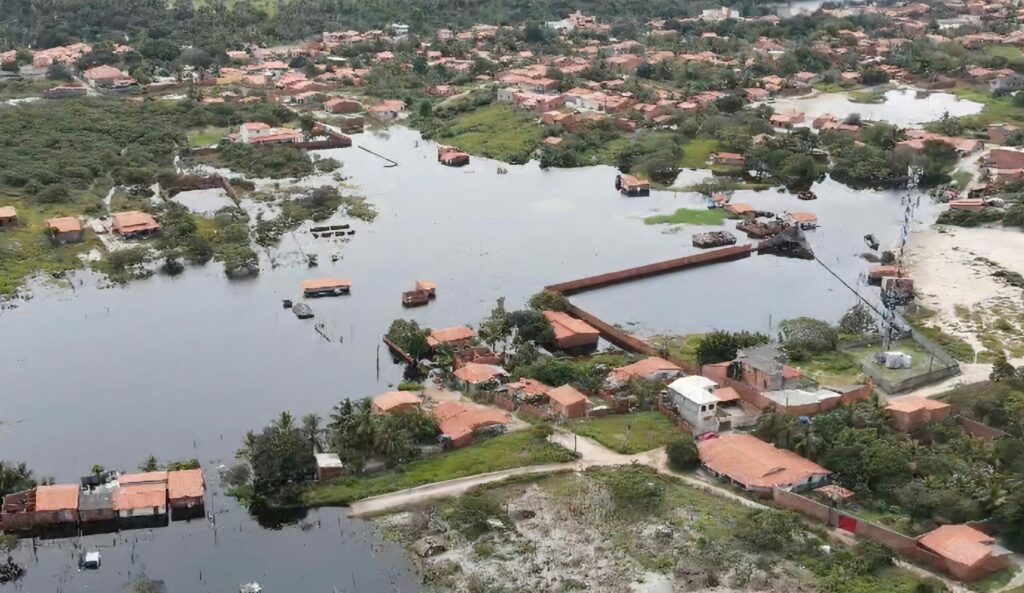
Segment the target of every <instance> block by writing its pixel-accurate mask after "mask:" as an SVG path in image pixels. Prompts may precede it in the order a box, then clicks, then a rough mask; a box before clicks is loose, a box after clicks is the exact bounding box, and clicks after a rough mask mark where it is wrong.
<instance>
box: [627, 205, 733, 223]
mask: <svg viewBox="0 0 1024 593" xmlns="http://www.w3.org/2000/svg"><path fill="white" fill-rule="evenodd" d="M726 218H729V213H728V212H726V211H725V210H722V209H718V208H716V209H714V210H708V209H706V208H705V209H704V210H693V209H691V208H680V209H678V210H676V211H675V212H673V213H672V214H659V215H657V216H648V217H647V218H645V219H644V224H703V225H720V224H722V221H724V220H725V219H726Z"/></svg>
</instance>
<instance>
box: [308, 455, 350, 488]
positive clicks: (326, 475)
mask: <svg viewBox="0 0 1024 593" xmlns="http://www.w3.org/2000/svg"><path fill="white" fill-rule="evenodd" d="M313 456H314V457H316V479H317V481H318V482H323V481H326V480H333V479H334V478H340V477H341V476H342V474H344V473H345V466H344V464H342V463H341V458H340V457H338V454H337V453H314V454H313Z"/></svg>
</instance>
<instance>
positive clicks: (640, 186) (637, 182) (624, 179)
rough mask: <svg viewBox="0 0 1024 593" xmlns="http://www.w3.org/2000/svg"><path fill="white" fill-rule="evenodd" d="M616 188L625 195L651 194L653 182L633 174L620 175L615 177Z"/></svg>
mask: <svg viewBox="0 0 1024 593" xmlns="http://www.w3.org/2000/svg"><path fill="white" fill-rule="evenodd" d="M615 189H617V190H619V193H621V194H622V195H624V196H629V197H636V196H648V195H650V194H651V182H650V181H647V180H644V179H638V178H636V177H634V176H632V175H619V176H618V177H616V178H615Z"/></svg>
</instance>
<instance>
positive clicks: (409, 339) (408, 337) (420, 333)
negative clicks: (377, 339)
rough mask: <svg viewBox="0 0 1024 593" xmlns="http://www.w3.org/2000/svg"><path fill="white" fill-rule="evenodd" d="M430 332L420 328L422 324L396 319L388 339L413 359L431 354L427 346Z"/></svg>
mask: <svg viewBox="0 0 1024 593" xmlns="http://www.w3.org/2000/svg"><path fill="white" fill-rule="evenodd" d="M429 334H430V332H429V331H428V330H425V329H422V328H420V324H418V323H416V322H415V321H409V320H406V319H396V320H394V321H392V322H391V327H389V328H388V333H387V338H388V339H389V340H391V341H392V342H394V343H395V345H396V346H398V347H399V348H401V349H402V350H404V351H405V353H406V354H408V355H409V356H411V357H413V358H420V357H422V356H426V355H427V354H428V353H429V352H430V345H429V344H427V335H429Z"/></svg>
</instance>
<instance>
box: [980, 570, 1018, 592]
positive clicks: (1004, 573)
mask: <svg viewBox="0 0 1024 593" xmlns="http://www.w3.org/2000/svg"><path fill="white" fill-rule="evenodd" d="M1019 570H1020V567H1018V566H1017V565H1013V566H1011V567H1010V568H1007V569H1006V570H1000V571H999V572H997V573H995V574H993V575H991V576H989V577H987V578H985V579H982V580H980V581H977V582H975V583H971V584H970V585H968V587H969V588H970V589H971V590H972V591H978V593H992V592H993V591H998V590H1000V589H1002V588H1003V587H1005V586H1006V585H1008V584H1009V583H1010V581H1011V580H1013V576H1014V575H1015V574H1017V572H1018V571H1019ZM1020 590H1021V589H1020V588H1018V589H1014V591H1020ZM1011 593H1012V592H1011Z"/></svg>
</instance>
